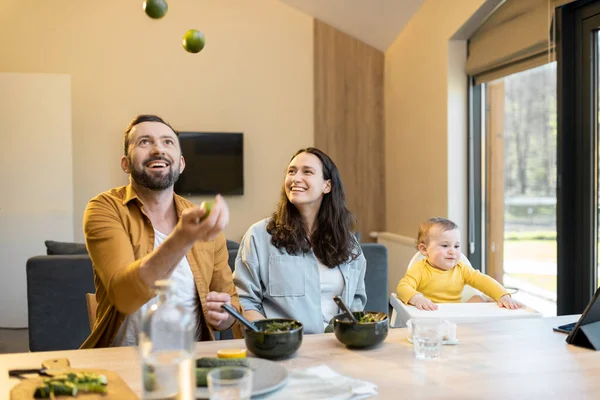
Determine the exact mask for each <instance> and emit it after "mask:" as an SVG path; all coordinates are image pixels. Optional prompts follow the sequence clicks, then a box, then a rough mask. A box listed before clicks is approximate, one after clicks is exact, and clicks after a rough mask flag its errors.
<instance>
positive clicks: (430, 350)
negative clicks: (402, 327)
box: [410, 318, 446, 360]
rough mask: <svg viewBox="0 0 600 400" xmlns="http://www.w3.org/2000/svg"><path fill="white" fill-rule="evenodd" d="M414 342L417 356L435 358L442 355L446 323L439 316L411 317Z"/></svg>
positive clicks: (424, 358)
mask: <svg viewBox="0 0 600 400" xmlns="http://www.w3.org/2000/svg"><path fill="white" fill-rule="evenodd" d="M410 325H411V327H412V342H413V347H414V350H415V356H416V357H417V358H418V359H420V360H433V359H436V358H438V357H439V356H440V352H441V349H442V340H443V338H444V333H445V331H446V324H445V323H444V321H443V320H441V319H438V318H426V319H411V320H410Z"/></svg>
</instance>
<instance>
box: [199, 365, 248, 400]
mask: <svg viewBox="0 0 600 400" xmlns="http://www.w3.org/2000/svg"><path fill="white" fill-rule="evenodd" d="M206 379H207V381H208V393H209V396H210V400H250V396H251V395H252V370H251V369H250V368H244V367H221V368H215V369H212V370H211V371H210V372H209V373H208V375H207V376H206Z"/></svg>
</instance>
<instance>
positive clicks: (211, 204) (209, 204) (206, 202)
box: [200, 201, 215, 222]
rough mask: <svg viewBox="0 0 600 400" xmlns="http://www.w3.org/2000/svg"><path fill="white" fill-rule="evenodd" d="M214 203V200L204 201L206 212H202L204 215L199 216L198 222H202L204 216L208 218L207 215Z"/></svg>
mask: <svg viewBox="0 0 600 400" xmlns="http://www.w3.org/2000/svg"><path fill="white" fill-rule="evenodd" d="M214 204H215V203H214V201H205V202H204V207H205V208H206V213H204V215H203V216H202V218H200V222H202V221H204V220H205V219H206V218H208V215H209V214H210V212H211V211H212V208H213V206H214Z"/></svg>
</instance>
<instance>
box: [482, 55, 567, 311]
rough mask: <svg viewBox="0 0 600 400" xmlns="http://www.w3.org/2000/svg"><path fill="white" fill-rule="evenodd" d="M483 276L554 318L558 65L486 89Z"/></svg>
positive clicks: (517, 74) (504, 80)
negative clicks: (485, 274)
mask: <svg viewBox="0 0 600 400" xmlns="http://www.w3.org/2000/svg"><path fill="white" fill-rule="evenodd" d="M483 91H484V93H485V96H484V102H485V103H484V106H485V110H486V112H485V124H483V128H484V132H483V135H485V140H484V143H485V147H484V151H483V155H484V157H483V160H482V162H483V165H484V168H485V172H484V175H485V177H486V179H485V180H483V182H484V185H483V187H482V189H483V190H484V191H485V195H484V196H482V197H483V198H484V199H486V201H485V206H484V210H485V215H486V221H487V224H486V228H485V234H484V238H483V239H484V241H485V243H486V251H485V254H486V259H485V261H484V270H485V271H486V272H487V273H488V274H490V275H491V276H493V277H494V278H496V279H497V280H498V281H500V282H502V283H503V284H504V285H505V286H507V287H509V288H512V289H513V292H514V294H513V297H515V298H517V299H518V300H520V301H522V302H523V303H525V304H526V305H528V306H530V307H532V308H535V309H537V310H538V311H540V312H542V313H543V314H544V315H547V316H549V315H556V292H557V290H556V287H557V284H556V272H557V266H556V265H557V251H556V248H557V246H556V166H557V164H556V154H557V152H556V144H557V140H556V137H557V126H556V121H557V119H556V62H553V63H549V64H546V65H543V66H540V67H537V68H533V69H530V70H526V71H523V72H519V73H515V74H512V75H508V76H506V77H504V78H501V79H497V80H494V81H492V82H489V83H487V84H485V86H484V87H483Z"/></svg>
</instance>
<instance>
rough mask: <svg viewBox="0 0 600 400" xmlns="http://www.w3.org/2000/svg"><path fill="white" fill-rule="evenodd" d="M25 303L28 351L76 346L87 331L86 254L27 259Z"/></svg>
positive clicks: (89, 282) (90, 276)
mask: <svg viewBox="0 0 600 400" xmlns="http://www.w3.org/2000/svg"><path fill="white" fill-rule="evenodd" d="M26 274H27V275H26V276H27V307H28V311H29V313H28V316H29V349H30V350H31V351H51V350H71V349H77V348H79V346H80V345H81V343H83V341H84V340H85V339H86V338H87V337H88V335H89V334H90V324H89V319H88V312H87V305H86V301H85V295H86V293H94V292H95V289H94V272H93V269H92V261H91V260H90V258H89V257H88V256H86V255H69V256H38V257H32V258H30V259H29V260H27V267H26Z"/></svg>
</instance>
